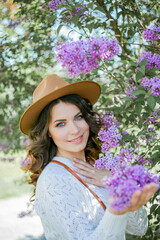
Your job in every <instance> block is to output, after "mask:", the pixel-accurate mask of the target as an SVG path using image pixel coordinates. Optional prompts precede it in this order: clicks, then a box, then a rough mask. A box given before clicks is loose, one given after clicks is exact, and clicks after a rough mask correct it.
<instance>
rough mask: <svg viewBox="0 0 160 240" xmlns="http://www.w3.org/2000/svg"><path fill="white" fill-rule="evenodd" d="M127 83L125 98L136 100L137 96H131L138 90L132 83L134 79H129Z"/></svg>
mask: <svg viewBox="0 0 160 240" xmlns="http://www.w3.org/2000/svg"><path fill="white" fill-rule="evenodd" d="M127 83H128V88H127V90H126V96H127V97H130V98H136V97H137V95H132V93H133V92H134V91H135V90H136V89H138V87H137V86H136V83H135V81H134V78H133V77H131V78H130V81H128V82H127Z"/></svg>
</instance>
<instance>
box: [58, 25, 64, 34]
mask: <svg viewBox="0 0 160 240" xmlns="http://www.w3.org/2000/svg"><path fill="white" fill-rule="evenodd" d="M62 27H63V25H62V24H61V25H59V26H58V28H57V35H58V34H59V32H60V30H61V28H62Z"/></svg>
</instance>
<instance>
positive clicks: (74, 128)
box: [69, 121, 79, 135]
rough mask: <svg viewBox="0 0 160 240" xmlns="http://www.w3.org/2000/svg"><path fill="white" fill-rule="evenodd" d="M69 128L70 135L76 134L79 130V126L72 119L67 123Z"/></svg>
mask: <svg viewBox="0 0 160 240" xmlns="http://www.w3.org/2000/svg"><path fill="white" fill-rule="evenodd" d="M69 130H70V133H71V134H72V135H76V134H77V133H78V132H79V127H78V126H77V124H76V123H75V122H74V121H72V122H70V124H69Z"/></svg>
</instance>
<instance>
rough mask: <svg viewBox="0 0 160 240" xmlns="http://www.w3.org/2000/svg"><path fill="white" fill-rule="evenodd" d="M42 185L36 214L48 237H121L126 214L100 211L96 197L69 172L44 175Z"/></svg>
mask: <svg viewBox="0 0 160 240" xmlns="http://www.w3.org/2000/svg"><path fill="white" fill-rule="evenodd" d="M52 175H53V174H52ZM43 188H44V189H42V187H41V191H39V194H41V196H40V195H39V196H37V197H38V198H39V199H41V203H39V204H40V205H41V206H43V214H41V216H40V217H41V220H42V224H43V226H44V228H46V229H47V230H46V231H45V234H46V238H47V239H48V240H50V239H52V240H53V239H59V240H61V239H63V240H64V239H65V240H70V239H72V240H93V239H94V240H99V239H101V240H116V239H117V240H124V239H125V237H124V236H125V229H126V224H127V214H124V215H118V216H116V215H113V214H111V213H110V212H108V211H107V210H106V211H105V212H104V210H103V209H102V207H101V206H100V204H99V203H98V201H97V199H95V198H94V197H92V196H91V194H90V193H89V191H88V189H86V188H85V187H84V186H83V185H82V184H81V183H80V182H79V181H78V180H77V179H75V178H74V177H73V176H71V175H70V174H68V173H66V174H65V175H62V174H61V176H60V177H59V176H58V174H56V176H54V177H52V176H50V177H48V176H47V178H46V180H45V185H44V187H43ZM42 194H43V196H42ZM42 199H43V201H42ZM41 208H42V207H41Z"/></svg>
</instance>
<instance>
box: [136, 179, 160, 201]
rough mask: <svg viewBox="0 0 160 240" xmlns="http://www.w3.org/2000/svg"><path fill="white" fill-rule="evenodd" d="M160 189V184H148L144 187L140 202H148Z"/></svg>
mask: <svg viewBox="0 0 160 240" xmlns="http://www.w3.org/2000/svg"><path fill="white" fill-rule="evenodd" d="M157 189H158V185H157V184H155V183H150V184H147V185H146V186H144V187H143V189H142V195H141V198H140V204H143V205H144V204H146V203H147V202H148V201H149V200H150V199H151V198H152V197H153V195H154V194H155V192H156V191H157Z"/></svg>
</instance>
